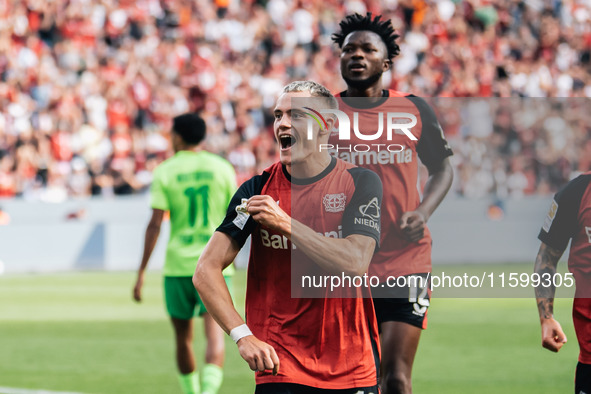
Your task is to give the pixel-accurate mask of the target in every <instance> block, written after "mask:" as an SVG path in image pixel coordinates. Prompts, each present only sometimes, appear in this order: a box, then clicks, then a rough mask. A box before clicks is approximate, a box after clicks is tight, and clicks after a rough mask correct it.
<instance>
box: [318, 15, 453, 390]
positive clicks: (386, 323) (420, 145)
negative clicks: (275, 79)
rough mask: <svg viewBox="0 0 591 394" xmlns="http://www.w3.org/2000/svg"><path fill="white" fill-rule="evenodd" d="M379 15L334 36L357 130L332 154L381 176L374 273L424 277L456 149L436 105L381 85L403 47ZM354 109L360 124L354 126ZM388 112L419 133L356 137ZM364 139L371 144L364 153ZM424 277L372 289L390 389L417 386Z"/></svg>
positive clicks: (335, 139)
mask: <svg viewBox="0 0 591 394" xmlns="http://www.w3.org/2000/svg"><path fill="white" fill-rule="evenodd" d="M381 19H382V18H381V16H376V17H372V14H371V13H368V14H367V15H365V16H362V15H359V14H355V15H349V16H347V17H346V18H345V19H344V20H343V21H341V23H340V31H339V32H337V33H335V34H334V35H333V37H332V38H333V41H334V42H335V43H336V44H337V45H338V47H339V48H340V49H341V75H342V77H343V79H344V80H345V82H346V83H347V90H345V91H343V92H340V93H339V94H337V95H335V96H337V98H339V100H340V101H341V102H340V104H339V108H340V110H342V111H343V112H345V113H346V114H347V115H349V119H350V120H351V125H353V126H352V128H353V130H352V131H351V133H350V134H351V136H350V139H349V140H347V141H342V140H339V136H337V135H335V134H334V133H333V135H332V136H331V139H330V141H329V143H330V144H331V146H332V148H333V151H332V154H333V155H334V156H336V157H338V158H340V159H344V160H347V161H350V162H352V163H353V164H356V165H358V166H360V167H365V168H368V169H370V170H372V171H374V172H376V173H377V174H378V175H379V176H380V178H381V180H382V183H383V187H384V189H383V190H384V197H383V202H382V232H381V248H380V250H379V251H378V252H377V253H376V254H375V255H374V257H373V259H372V262H371V264H370V268H369V273H370V275H377V276H379V277H380V280H382V281H383V282H385V281H386V278H388V277H389V276H410V275H416V276H420V277H422V278H427V273H429V272H431V235H430V233H429V230H428V228H427V226H426V224H427V221H428V220H429V217H430V216H431V215H432V214H433V212H434V211H435V209H436V208H437V206H438V205H439V204H440V203H441V201H442V200H443V198H444V197H445V195H446V194H447V192H448V190H449V188H450V186H451V183H452V179H453V170H452V167H451V164H450V162H449V156H451V155H452V151H451V149H450V147H449V145H448V144H447V141H446V140H445V137H444V135H443V131H442V129H441V126H440V125H439V122H438V121H437V118H436V116H435V113H434V111H433V110H432V109H431V107H430V106H429V105H428V104H427V103H426V102H425V101H424V100H423V99H421V98H418V97H416V96H413V95H412V94H409V93H402V92H398V91H394V90H389V89H387V88H386V87H384V86H383V84H382V76H383V74H384V73H386V72H389V71H390V69H391V67H392V59H394V57H396V55H398V54H399V52H400V48H399V46H398V44H397V43H396V39H397V38H398V37H399V36H398V35H397V34H395V32H394V29H393V27H392V24H391V21H390V20H385V21H382V20H381ZM358 98H363V99H361V100H360V99H358ZM355 113H357V117H358V121H357V128H358V130H355V129H354V116H355ZM387 113H404V114H408V116H409V117H410V118H412V117H414V118H415V119H416V124H414V125H413V127H412V128H409V130H408V131H409V132H410V134H412V136H413V137H414V139H411V138H410V137H409V135H407V134H405V133H391V135H387V133H382V136H381V138H380V139H379V140H376V141H371V142H372V143H373V144H370V143H369V142H370V141H367V139H366V138H360V137H359V134H362V135H372V134H375V133H376V130H379V128H380V125H379V116H378V115H379V114H387ZM400 120H401V121H402V122H411V120H410V119H400ZM385 124H386V121H385V120H383V124H382V126H384V127H385ZM354 131H355V132H354ZM345 142H346V144H345ZM347 146H348V148H347ZM366 146H371V147H372V148H371V150H370V151H367V152H364V151H365V150H366V149H367V148H366ZM376 146H377V148H376ZM384 147H388V150H385V151H384V149H385V148H384ZM390 147H393V148H390ZM376 149H377V150H379V149H382V151H381V152H376V151H375V150H376ZM419 159H420V161H421V162H422V163H423V164H424V165H425V166H426V167H427V169H428V174H429V176H428V180H427V182H426V184H425V187H424V189H423V190H422V198H421V193H420V192H419V190H418V188H417V183H418V182H417V179H418V168H419ZM425 284H426V282H419V284H418V287H417V286H414V287H409V288H408V289H407V291H406V293H405V294H403V295H401V294H400V293H397V294H389V293H380V294H376V292H375V291H374V292H373V297H374V305H375V310H376V317H377V320H378V324H379V328H380V339H381V345H382V360H381V382H380V385H381V389H382V391H383V393H385V394H393V393H404V394H408V393H411V392H412V385H411V372H412V366H413V362H414V358H415V354H416V351H417V347H418V344H419V339H420V336H421V332H422V330H423V329H425V328H426V326H427V309H428V307H429V298H430V293H429V291H428V286H426V285H425ZM379 288H380V289H381V287H379Z"/></svg>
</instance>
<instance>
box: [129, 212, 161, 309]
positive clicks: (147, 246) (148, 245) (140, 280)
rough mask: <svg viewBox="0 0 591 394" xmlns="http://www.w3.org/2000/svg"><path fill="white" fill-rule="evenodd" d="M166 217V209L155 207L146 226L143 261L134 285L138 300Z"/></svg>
mask: <svg viewBox="0 0 591 394" xmlns="http://www.w3.org/2000/svg"><path fill="white" fill-rule="evenodd" d="M163 217H164V211H163V210H161V209H153V210H152V217H151V218H150V222H149V223H148V227H146V234H145V236H144V251H143V253H142V262H141V263H140V267H139V268H138V272H137V279H136V281H135V285H134V287H133V299H134V300H136V301H137V302H140V301H141V300H142V287H143V285H144V272H145V271H146V267H147V266H148V261H150V256H152V252H153V251H154V246H156V242H157V241H158V236H159V235H160V227H161V226H162V218H163Z"/></svg>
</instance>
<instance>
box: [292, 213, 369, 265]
mask: <svg viewBox="0 0 591 394" xmlns="http://www.w3.org/2000/svg"><path fill="white" fill-rule="evenodd" d="M285 235H286V236H287V237H288V238H290V239H291V241H292V242H293V243H294V244H295V245H296V247H297V248H299V249H301V250H302V252H304V254H306V256H308V257H309V258H311V259H312V260H313V261H314V262H315V263H316V264H318V265H319V266H320V267H322V268H324V269H325V270H326V271H328V272H331V273H333V274H340V273H343V272H344V273H345V274H348V275H363V274H364V273H366V272H367V268H368V267H369V263H370V262H371V258H372V256H373V253H374V250H375V246H376V241H375V240H374V239H373V238H371V237H368V236H365V235H359V234H354V235H350V236H348V237H346V238H331V237H325V236H323V235H321V234H318V233H317V232H316V231H314V230H312V229H311V228H310V227H308V226H306V225H304V224H302V223H300V222H298V221H297V220H294V219H292V220H291V232H290V233H289V234H285Z"/></svg>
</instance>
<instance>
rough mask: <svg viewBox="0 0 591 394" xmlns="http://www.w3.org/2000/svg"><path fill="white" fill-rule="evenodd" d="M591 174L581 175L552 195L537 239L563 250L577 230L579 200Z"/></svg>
mask: <svg viewBox="0 0 591 394" xmlns="http://www.w3.org/2000/svg"><path fill="white" fill-rule="evenodd" d="M590 178H591V175H581V176H579V177H577V178H575V179H573V180H572V181H570V182H569V183H567V184H566V186H564V187H563V188H562V189H561V190H559V191H558V193H556V194H555V195H554V199H553V200H552V203H551V204H550V210H549V211H548V213H547V214H546V218H545V219H544V224H543V225H542V229H541V230H540V233H539V234H538V239H539V240H540V241H542V242H543V243H545V244H546V245H548V246H550V247H552V248H555V249H558V250H564V249H566V246H567V245H568V241H569V240H570V239H571V238H572V237H573V235H574V234H575V232H576V230H577V225H578V224H577V217H578V215H579V208H580V206H581V200H582V199H583V195H584V194H585V190H586V189H587V185H588V184H589V179H590Z"/></svg>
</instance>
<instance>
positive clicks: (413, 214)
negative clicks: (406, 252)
mask: <svg viewBox="0 0 591 394" xmlns="http://www.w3.org/2000/svg"><path fill="white" fill-rule="evenodd" d="M426 222H427V220H426V219H425V216H424V215H423V214H422V213H421V212H419V211H410V212H404V213H403V214H402V217H401V218H400V230H402V234H404V236H405V238H406V240H407V241H409V242H419V241H420V240H421V239H422V238H423V236H424V235H425V224H426Z"/></svg>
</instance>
